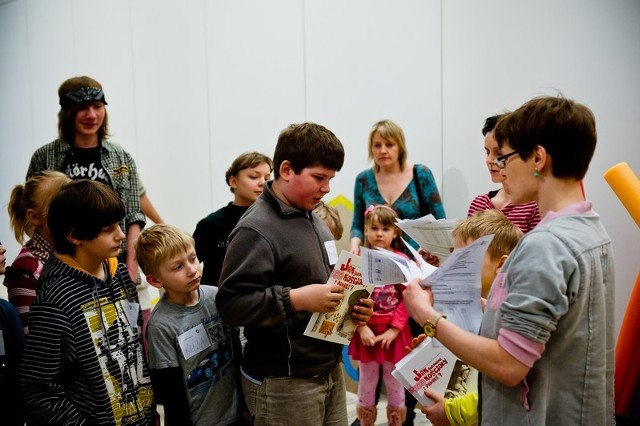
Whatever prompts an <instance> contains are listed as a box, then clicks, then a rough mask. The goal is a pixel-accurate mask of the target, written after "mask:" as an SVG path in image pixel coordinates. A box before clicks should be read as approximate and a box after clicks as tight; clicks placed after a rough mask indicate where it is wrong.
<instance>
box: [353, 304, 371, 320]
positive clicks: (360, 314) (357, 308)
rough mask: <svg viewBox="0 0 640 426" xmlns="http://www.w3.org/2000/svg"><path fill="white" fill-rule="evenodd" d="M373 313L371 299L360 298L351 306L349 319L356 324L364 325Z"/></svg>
mask: <svg viewBox="0 0 640 426" xmlns="http://www.w3.org/2000/svg"><path fill="white" fill-rule="evenodd" d="M371 315H373V299H360V300H358V303H357V304H355V305H353V308H351V319H352V320H353V322H354V323H355V324H356V325H366V324H367V323H368V322H369V319H370V318H371Z"/></svg>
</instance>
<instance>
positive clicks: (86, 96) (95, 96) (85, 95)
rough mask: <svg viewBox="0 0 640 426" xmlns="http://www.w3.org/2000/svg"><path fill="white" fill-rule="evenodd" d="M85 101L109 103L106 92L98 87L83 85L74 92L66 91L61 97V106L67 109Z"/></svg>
mask: <svg viewBox="0 0 640 426" xmlns="http://www.w3.org/2000/svg"><path fill="white" fill-rule="evenodd" d="M85 102H102V103H104V104H105V105H107V101H106V100H105V99H104V92H103V91H102V89H99V88H97V87H83V88H82V89H78V90H74V91H73V92H69V93H65V94H64V95H62V97H61V98H60V106H61V107H62V108H65V109H69V108H73V107H74V106H76V105H79V104H81V103H85Z"/></svg>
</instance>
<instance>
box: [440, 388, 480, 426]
mask: <svg viewBox="0 0 640 426" xmlns="http://www.w3.org/2000/svg"><path fill="white" fill-rule="evenodd" d="M444 413H445V414H446V415H447V419H448V420H449V423H451V425H452V426H477V424H478V392H469V393H467V394H465V395H462V396H457V397H455V398H449V399H447V400H446V401H445V403H444Z"/></svg>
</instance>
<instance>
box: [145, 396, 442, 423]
mask: <svg viewBox="0 0 640 426" xmlns="http://www.w3.org/2000/svg"><path fill="white" fill-rule="evenodd" d="M357 402H358V397H357V396H356V394H354V393H353V392H347V416H348V417H349V424H351V423H352V422H353V421H354V420H355V419H356V403H357ZM386 405H387V401H386V398H385V397H384V395H382V396H381V397H380V403H379V404H378V413H379V414H378V418H377V420H376V425H386V424H387V419H386V415H385V414H384V413H385V412H386V410H385V407H386ZM158 413H159V414H160V421H161V424H162V425H164V410H163V409H162V406H161V405H160V406H158ZM413 424H414V425H415V426H422V425H430V424H431V423H430V422H429V420H427V418H426V417H425V415H424V414H422V413H421V412H420V410H418V409H416V419H415V421H414V422H413Z"/></svg>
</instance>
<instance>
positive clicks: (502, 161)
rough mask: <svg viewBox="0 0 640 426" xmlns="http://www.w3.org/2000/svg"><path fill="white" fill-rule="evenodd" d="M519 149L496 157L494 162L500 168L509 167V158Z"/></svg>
mask: <svg viewBox="0 0 640 426" xmlns="http://www.w3.org/2000/svg"><path fill="white" fill-rule="evenodd" d="M517 153H518V151H511V152H510V153H508V154H505V155H501V156H500V157H498V158H496V159H495V160H493V164H495V165H496V167H498V168H499V169H500V170H502V169H504V168H505V167H507V158H509V157H511V156H512V155H515V154H517Z"/></svg>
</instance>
